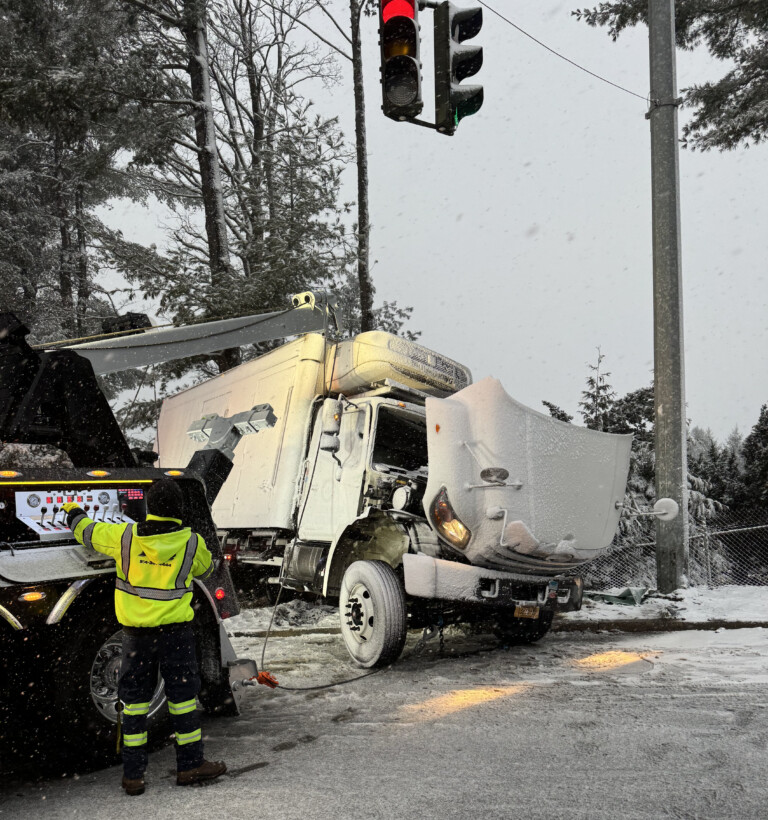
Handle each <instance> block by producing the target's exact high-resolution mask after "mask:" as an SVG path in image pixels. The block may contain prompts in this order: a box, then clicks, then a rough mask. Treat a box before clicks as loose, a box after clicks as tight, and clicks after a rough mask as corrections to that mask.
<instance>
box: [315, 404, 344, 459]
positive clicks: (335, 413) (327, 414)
mask: <svg viewBox="0 0 768 820" xmlns="http://www.w3.org/2000/svg"><path fill="white" fill-rule="evenodd" d="M343 410H344V402H342V401H341V399H326V400H325V401H324V402H323V418H322V432H323V435H324V436H338V435H339V430H341V414H342V412H343ZM320 449H325V448H324V447H323V446H322V445H321V447H320ZM336 449H338V447H337V448H336Z"/></svg>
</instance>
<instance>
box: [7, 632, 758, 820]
mask: <svg viewBox="0 0 768 820" xmlns="http://www.w3.org/2000/svg"><path fill="white" fill-rule="evenodd" d="M415 640H416V638H415V636H414V637H412V638H411V639H410V640H409V646H408V647H407V648H406V652H405V655H404V658H403V659H402V660H401V661H400V662H399V663H398V664H396V665H395V666H394V667H392V668H391V669H390V670H388V671H385V672H381V673H379V674H377V675H374V676H372V677H370V678H367V679H365V680H361V681H357V682H355V683H352V684H349V685H346V686H342V687H338V688H334V689H323V690H316V691H309V692H293V691H284V690H277V691H274V692H273V691H269V690H266V689H263V688H261V687H259V689H258V691H256V690H254V691H253V692H251V693H249V699H248V701H247V703H246V705H245V707H244V710H243V714H242V715H241V716H240V717H239V718H233V719H218V720H216V719H211V720H207V721H206V723H205V736H206V751H207V755H208V757H210V758H213V759H220V758H224V759H225V760H226V761H227V763H228V765H229V767H230V773H229V774H228V775H226V776H225V777H223V778H221V780H220V781H219V782H217V783H216V784H214V785H210V786H208V787H206V788H199V787H195V788H187V789H182V788H178V787H176V786H175V784H174V780H173V778H172V777H171V774H170V770H171V769H172V768H173V750H172V748H171V747H168V748H165V749H163V750H161V751H159V752H156V753H155V754H153V755H152V758H151V766H150V771H149V772H148V786H147V792H146V794H145V795H143V796H141V797H134V798H129V797H126V796H124V795H123V794H122V792H121V790H120V788H119V779H120V770H119V768H112V769H108V770H104V771H101V772H96V773H93V774H89V775H84V776H81V777H79V778H77V779H75V778H65V779H57V780H47V781H43V782H38V783H29V782H26V783H25V782H16V783H8V782H6V783H5V784H4V785H3V786H2V789H0V816H2V817H13V818H24V817H30V818H31V817H37V816H44V817H46V818H65V817H66V818H71V817H98V818H125V817H126V816H130V814H131V813H138V814H140V815H143V816H146V817H151V818H152V819H153V820H155V818H176V817H179V818H182V817H183V818H185V819H186V820H193V819H194V818H208V817H217V818H218V817H225V818H234V819H235V820H237V819H238V818H257V817H258V818H278V819H282V818H285V819H286V820H289V819H291V818H302V820H306V819H307V818H335V819H338V818H342V819H344V818H356V820H364V819H365V818H394V817H397V818H400V817H415V818H521V820H522V819H523V818H526V819H529V820H530V819H532V820H536V818H552V817H559V818H596V819H597V818H600V819H601V820H602V818H606V820H608V818H610V820H615V818H628V819H629V818H663V817H672V818H768V786H767V785H766V778H765V769H766V765H767V764H768V751H767V750H766V746H767V744H768V710H767V708H766V704H765V692H766V684H767V683H768V630H763V629H740V630H729V631H718V632H714V631H690V632H684V633H681V632H675V633H667V634H660V633H656V634H647V635H636V634H634V635H633V634H619V633H615V632H614V633H601V634H591V633H561V634H553V635H550V636H548V637H547V638H545V639H544V640H543V641H542V642H541V643H540V644H539V645H536V646H532V647H522V648H519V647H517V648H511V649H499V648H498V647H497V645H496V644H495V642H494V641H493V639H491V638H489V637H487V636H462V635H457V634H449V635H448V636H447V639H446V647H445V654H444V655H443V656H439V654H438V646H437V642H436V641H435V642H431V643H430V644H429V645H428V646H427V648H426V649H425V650H424V651H423V652H422V653H421V654H419V655H415V654H412V650H413V645H414V643H415ZM238 648H239V650H240V651H241V652H247V651H249V650H250V652H251V654H252V656H254V657H258V654H259V652H258V651H257V650H260V645H259V644H258V643H256V642H251V643H250V644H249V642H248V639H245V638H243V639H239V646H238ZM267 657H268V663H267V668H268V669H270V670H271V671H272V672H273V673H275V674H276V675H277V676H278V678H280V680H281V682H282V683H284V684H286V685H294V686H300V685H313V684H319V683H322V682H323V681H327V680H330V679H339V678H340V677H342V676H350V675H354V674H355V671H354V669H352V668H351V667H350V666H349V665H348V664H347V662H346V657H345V653H344V650H343V648H342V647H341V646H340V644H339V641H338V638H337V637H336V636H332V635H314V636H302V637H293V638H285V639H275V640H273V641H272V642H270V646H269V648H268V655H267Z"/></svg>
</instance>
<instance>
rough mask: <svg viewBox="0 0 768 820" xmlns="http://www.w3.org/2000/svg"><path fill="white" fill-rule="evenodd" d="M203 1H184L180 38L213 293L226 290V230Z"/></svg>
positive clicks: (227, 245)
mask: <svg viewBox="0 0 768 820" xmlns="http://www.w3.org/2000/svg"><path fill="white" fill-rule="evenodd" d="M205 14H206V7H205V0H184V17H183V19H184V24H183V27H182V34H183V35H184V39H185V40H186V42H187V47H188V49H189V62H188V64H187V71H188V72H189V79H190V86H191V89H192V99H193V100H194V101H195V109H194V119H195V142H196V144H197V157H198V162H199V164H200V176H201V178H202V196H203V209H204V211H205V232H206V236H207V239H208V256H209V258H210V264H211V284H212V285H213V288H214V290H215V289H216V288H217V287H221V286H226V284H227V282H226V280H227V279H228V278H229V276H228V275H229V272H230V260H229V243H228V240H227V227H226V222H225V220H224V195H223V191H222V184H221V168H220V166H219V155H218V153H217V150H216V129H215V127H214V121H213V104H212V101H211V76H210V68H209V60H208V42H207V38H206V34H205Z"/></svg>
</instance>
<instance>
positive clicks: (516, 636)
mask: <svg viewBox="0 0 768 820" xmlns="http://www.w3.org/2000/svg"><path fill="white" fill-rule="evenodd" d="M513 612H514V610H513V609H510V610H508V611H506V612H504V613H502V614H500V615H499V616H498V618H497V619H496V623H495V624H494V629H493V633H494V635H496V637H497V638H498V639H499V640H500V641H501V642H502V643H504V644H506V645H507V646H519V645H521V644H529V643H535V642H536V641H538V640H540V639H541V638H543V637H544V636H545V635H546V634H547V632H549V630H550V627H551V626H552V619H553V618H554V617H555V610H554V609H542V610H541V611H540V612H539V617H538V618H515V616H514V615H513V614H512V613H513Z"/></svg>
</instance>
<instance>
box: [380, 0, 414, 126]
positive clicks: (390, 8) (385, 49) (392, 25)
mask: <svg viewBox="0 0 768 820" xmlns="http://www.w3.org/2000/svg"><path fill="white" fill-rule="evenodd" d="M379 37H380V40H379V44H380V46H381V88H382V95H383V100H384V101H383V104H382V109H383V110H384V114H385V115H386V116H387V117H391V118H392V119H393V120H406V119H409V118H411V117H417V116H418V115H419V114H420V113H421V109H422V108H423V107H424V103H423V101H422V99H421V64H420V63H419V39H420V38H419V19H418V0H379Z"/></svg>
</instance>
